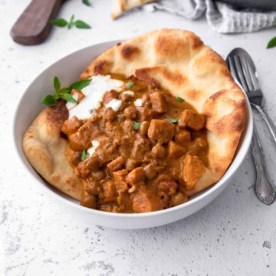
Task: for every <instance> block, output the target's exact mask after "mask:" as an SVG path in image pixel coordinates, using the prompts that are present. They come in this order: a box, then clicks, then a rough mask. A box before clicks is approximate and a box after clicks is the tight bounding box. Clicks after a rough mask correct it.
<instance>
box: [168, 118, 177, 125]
mask: <svg viewBox="0 0 276 276" xmlns="http://www.w3.org/2000/svg"><path fill="white" fill-rule="evenodd" d="M165 120H166V121H168V122H170V123H173V124H175V123H179V122H180V118H178V119H174V118H165Z"/></svg>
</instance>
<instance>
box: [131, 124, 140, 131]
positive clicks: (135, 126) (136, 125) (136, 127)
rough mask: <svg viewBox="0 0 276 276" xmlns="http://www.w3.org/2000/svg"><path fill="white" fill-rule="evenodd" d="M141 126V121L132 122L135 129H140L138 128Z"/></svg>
mask: <svg viewBox="0 0 276 276" xmlns="http://www.w3.org/2000/svg"><path fill="white" fill-rule="evenodd" d="M140 126H141V123H136V122H134V123H133V124H132V128H133V129H135V130H138V129H139V128H140Z"/></svg>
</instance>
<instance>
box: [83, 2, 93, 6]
mask: <svg viewBox="0 0 276 276" xmlns="http://www.w3.org/2000/svg"><path fill="white" fill-rule="evenodd" d="M82 3H83V4H84V5H86V6H88V7H93V5H92V4H91V2H90V0H82Z"/></svg>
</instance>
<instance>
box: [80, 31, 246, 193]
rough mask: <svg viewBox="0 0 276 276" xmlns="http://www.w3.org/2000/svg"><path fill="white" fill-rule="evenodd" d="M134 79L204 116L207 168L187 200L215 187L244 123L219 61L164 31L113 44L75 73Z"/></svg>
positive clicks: (242, 105) (184, 34)
mask: <svg viewBox="0 0 276 276" xmlns="http://www.w3.org/2000/svg"><path fill="white" fill-rule="evenodd" d="M110 73H112V74H124V75H126V76H130V75H135V76H136V77H137V78H139V79H141V80H144V81H146V82H149V83H152V84H154V85H155V86H160V87H163V88H165V89H167V90H169V91H170V92H171V93H172V94H173V95H175V96H180V97H182V98H184V99H185V100H186V101H187V102H188V103H190V104H191V105H192V106H193V107H194V108H195V109H196V110H197V111H198V112H199V113H201V114H204V115H205V116H206V128H207V130H208V134H207V135H208V136H207V138H208V142H209V153H208V158H209V162H210V167H209V168H206V170H205V172H204V174H203V175H202V177H201V178H200V179H199V181H198V182H197V184H196V185H195V186H194V188H193V189H192V190H190V191H189V195H193V194H195V193H198V192H200V191H202V190H204V189H206V188H207V187H208V186H210V185H211V184H214V183H215V182H217V181H218V180H219V179H220V178H221V177H222V176H223V175H224V173H225V172H226V170H227V168H228V167H229V165H230V164H231V162H232V160H233V158H234V155H235V152H236V149H237V147H238V144H239V140H240V137H241V135H242V133H243V130H244V127H245V123H246V119H247V118H246V116H247V110H246V101H245V96H244V94H243V92H242V91H241V90H240V88H239V87H238V86H237V85H236V84H235V82H234V81H233V78H232V76H231V74H230V72H229V70H228V69H227V66H226V64H225V62H224V60H223V59H222V58H221V57H220V56H219V55H218V54H217V53H216V52H214V51H213V50H211V49H210V48H208V47H207V46H205V45H204V44H203V43H202V41H201V40H200V39H199V37H197V36H196V35H195V34H193V33H191V32H188V31H185V30H173V29H164V30H158V31H154V32H150V33H147V34H144V35H141V36H138V37H136V38H134V39H132V40H129V41H126V42H123V43H119V44H117V45H115V46H114V47H113V48H111V49H109V50H108V51H106V52H104V53H103V54H102V55H100V56H99V57H98V58H96V59H95V60H94V61H93V62H92V63H91V64H90V65H89V66H88V67H87V68H86V69H85V71H84V72H83V73H82V74H81V79H87V78H89V77H91V76H94V75H97V74H110Z"/></svg>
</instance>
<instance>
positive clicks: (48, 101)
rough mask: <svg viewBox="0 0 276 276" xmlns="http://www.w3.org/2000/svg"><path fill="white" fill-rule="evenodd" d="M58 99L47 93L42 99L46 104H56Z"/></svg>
mask: <svg viewBox="0 0 276 276" xmlns="http://www.w3.org/2000/svg"><path fill="white" fill-rule="evenodd" d="M56 102H57V100H56V99H55V98H54V96H53V95H47V96H46V97H44V98H43V99H42V100H41V103H42V104H45V105H47V106H54V105H55V104H56Z"/></svg>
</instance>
